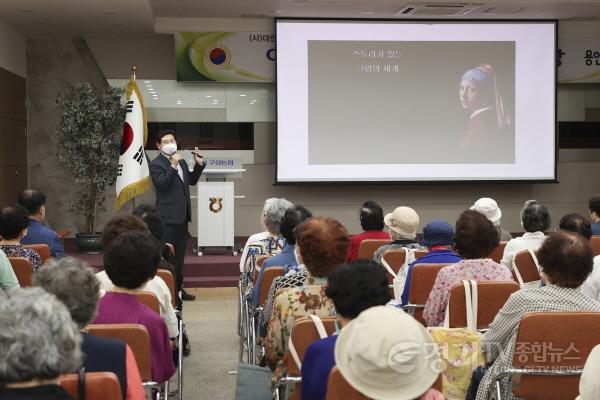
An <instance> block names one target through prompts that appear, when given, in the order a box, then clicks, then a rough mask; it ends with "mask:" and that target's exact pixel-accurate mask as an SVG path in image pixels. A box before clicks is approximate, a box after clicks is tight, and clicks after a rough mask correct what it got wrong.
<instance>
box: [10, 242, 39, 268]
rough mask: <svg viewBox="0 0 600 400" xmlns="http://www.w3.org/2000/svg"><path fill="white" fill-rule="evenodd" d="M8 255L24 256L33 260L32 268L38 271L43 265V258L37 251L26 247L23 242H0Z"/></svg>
mask: <svg viewBox="0 0 600 400" xmlns="http://www.w3.org/2000/svg"><path fill="white" fill-rule="evenodd" d="M0 250H2V251H3V252H4V253H5V254H6V256H7V257H23V258H26V259H28V260H29V261H30V262H31V269H32V270H33V271H37V270H38V269H40V267H41V266H42V258H41V257H40V255H39V254H38V252H37V251H35V250H33V249H30V248H28V247H25V246H23V245H21V244H0Z"/></svg>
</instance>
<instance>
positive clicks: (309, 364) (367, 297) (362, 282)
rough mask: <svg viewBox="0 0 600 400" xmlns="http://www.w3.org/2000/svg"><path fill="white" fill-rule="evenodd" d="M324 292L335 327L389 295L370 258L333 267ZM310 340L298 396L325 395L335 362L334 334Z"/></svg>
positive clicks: (382, 271)
mask: <svg viewBox="0 0 600 400" xmlns="http://www.w3.org/2000/svg"><path fill="white" fill-rule="evenodd" d="M328 282H329V284H328V286H327V289H325V295H326V296H327V297H329V298H330V299H331V301H333V305H334V306H335V309H336V311H337V315H336V317H337V321H338V324H339V329H343V328H344V326H346V325H347V324H348V322H350V321H351V320H353V319H354V318H356V317H358V315H359V314H360V313H361V312H363V311H364V310H366V309H367V308H370V307H374V306H383V305H385V304H386V303H387V302H388V301H389V299H390V292H389V288H388V280H387V273H386V271H385V269H384V268H383V267H381V266H380V265H379V264H375V263H374V262H372V261H370V260H356V261H353V262H351V263H349V264H344V265H342V266H340V267H338V268H336V269H335V270H334V271H333V272H332V273H331V274H329V278H328ZM338 333H339V331H338V332H336V334H334V335H332V336H329V337H328V338H325V339H322V340H318V341H316V342H314V343H313V344H311V345H310V346H309V347H308V349H307V350H306V353H304V359H303V361H302V398H303V399H306V400H319V399H323V400H324V399H325V395H326V394H327V378H328V377H329V372H330V371H331V369H332V368H333V366H334V365H335V358H334V348H335V342H336V340H337V338H338V336H337V334H338Z"/></svg>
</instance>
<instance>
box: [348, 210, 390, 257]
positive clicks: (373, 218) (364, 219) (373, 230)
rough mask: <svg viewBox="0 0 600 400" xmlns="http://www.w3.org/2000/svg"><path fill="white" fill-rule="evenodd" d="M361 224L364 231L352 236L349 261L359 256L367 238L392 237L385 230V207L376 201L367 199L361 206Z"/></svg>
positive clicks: (382, 238)
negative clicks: (362, 244) (361, 245)
mask: <svg viewBox="0 0 600 400" xmlns="http://www.w3.org/2000/svg"><path fill="white" fill-rule="evenodd" d="M359 218H360V226H361V228H362V229H363V231H364V232H362V233H359V234H357V235H352V237H351V238H350V251H349V252H348V262H350V261H354V260H356V259H357V258H358V249H359V248H360V244H361V243H362V241H363V240H365V239H380V240H385V239H389V238H390V234H389V233H387V232H385V231H384V230H383V227H384V224H383V209H382V208H381V206H380V205H379V204H377V203H375V202H374V201H371V200H369V201H365V202H364V203H363V205H362V207H361V208H360V217H359Z"/></svg>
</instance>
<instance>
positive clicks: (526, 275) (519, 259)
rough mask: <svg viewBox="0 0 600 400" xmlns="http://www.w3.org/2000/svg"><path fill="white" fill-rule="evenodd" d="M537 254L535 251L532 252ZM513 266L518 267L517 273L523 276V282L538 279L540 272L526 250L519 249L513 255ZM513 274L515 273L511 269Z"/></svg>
mask: <svg viewBox="0 0 600 400" xmlns="http://www.w3.org/2000/svg"><path fill="white" fill-rule="evenodd" d="M534 253H535V255H536V256H537V251H535V252H534ZM515 266H516V267H517V268H518V269H519V273H520V274H521V278H523V282H524V283H527V282H532V281H537V280H539V279H540V273H539V272H538V269H537V266H536V265H535V261H533V258H532V257H531V254H530V253H529V251H528V250H524V251H520V252H518V253H517V255H516V256H515ZM513 276H515V280H516V279H517V278H516V275H515V272H514V271H513Z"/></svg>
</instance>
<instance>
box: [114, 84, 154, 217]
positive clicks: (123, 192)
mask: <svg viewBox="0 0 600 400" xmlns="http://www.w3.org/2000/svg"><path fill="white" fill-rule="evenodd" d="M125 92H126V94H127V114H126V117H125V123H124V124H123V138H122V139H121V151H120V156H119V165H118V167H117V183H116V189H117V200H116V202H115V208H117V209H118V208H121V206H122V205H123V204H125V203H127V202H128V201H129V200H131V199H133V198H134V197H136V196H139V195H140V194H142V193H144V192H145V191H146V190H148V189H150V174H149V171H148V160H147V159H146V153H145V152H144V146H145V144H146V139H147V136H148V127H147V125H146V111H145V109H144V102H143V99H142V96H141V94H140V90H139V88H138V86H137V84H136V82H135V80H134V79H133V78H132V79H131V80H130V81H129V82H128V83H127V85H126V86H125Z"/></svg>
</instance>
